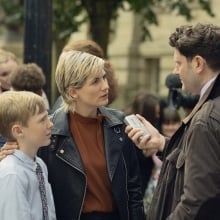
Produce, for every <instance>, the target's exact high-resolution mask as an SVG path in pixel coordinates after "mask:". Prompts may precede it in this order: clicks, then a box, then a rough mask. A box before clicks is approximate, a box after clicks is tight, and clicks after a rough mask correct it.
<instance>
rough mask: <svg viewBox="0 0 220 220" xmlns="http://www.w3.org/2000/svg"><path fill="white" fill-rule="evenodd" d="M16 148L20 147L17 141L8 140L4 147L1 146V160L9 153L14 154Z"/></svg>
mask: <svg viewBox="0 0 220 220" xmlns="http://www.w3.org/2000/svg"><path fill="white" fill-rule="evenodd" d="M15 149H18V144H17V143H16V142H6V143H5V144H4V145H3V146H2V148H0V161H1V160H2V159H4V158H5V157H7V155H10V154H13V153H14V151H15Z"/></svg>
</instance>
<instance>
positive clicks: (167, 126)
mask: <svg viewBox="0 0 220 220" xmlns="http://www.w3.org/2000/svg"><path fill="white" fill-rule="evenodd" d="M160 123H161V125H160V127H161V133H162V134H163V135H164V136H165V137H169V138H171V137H172V136H173V134H174V133H175V132H176V131H177V129H178V128H179V127H180V125H181V117H180V114H179V112H178V110H177V109H174V108H170V107H164V108H161V114H160ZM152 159H153V162H154V167H153V170H152V175H151V178H150V181H149V184H148V187H147V189H146V191H145V196H144V208H145V213H147V212H148V209H149V207H150V204H151V202H152V198H153V195H154V192H155V189H156V186H157V183H158V178H159V174H160V170H161V166H162V161H161V160H160V159H159V158H158V156H156V155H152Z"/></svg>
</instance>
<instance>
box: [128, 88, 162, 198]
mask: <svg viewBox="0 0 220 220" xmlns="http://www.w3.org/2000/svg"><path fill="white" fill-rule="evenodd" d="M124 112H125V114H127V115H128V114H140V115H143V117H145V118H146V119H147V120H148V121H150V122H151V123H152V124H153V125H154V126H156V127H157V128H158V129H159V127H160V126H159V119H160V104H159V99H158V98H157V97H156V96H155V95H153V94H150V93H148V92H139V93H138V94H137V95H136V96H135V98H134V100H133V102H132V103H131V105H130V107H129V108H128V109H124ZM136 151H137V156H138V160H139V163H140V170H141V180H142V195H143V197H144V194H145V191H146V188H147V186H148V183H149V180H150V177H151V174H152V170H153V168H154V162H153V159H152V157H151V156H147V155H144V154H143V152H142V150H140V149H138V148H136Z"/></svg>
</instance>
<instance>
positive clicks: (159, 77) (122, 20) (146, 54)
mask: <svg viewBox="0 0 220 220" xmlns="http://www.w3.org/2000/svg"><path fill="white" fill-rule="evenodd" d="M210 1H211V4H212V10H213V12H214V14H215V17H210V16H209V15H208V14H207V13H206V12H204V11H202V10H201V9H200V8H199V7H198V5H197V4H196V3H195V4H193V5H192V15H193V20H191V21H190V22H187V21H186V19H185V18H183V17H181V16H177V15H176V12H175V11H173V12H169V11H167V10H166V8H157V9H156V13H157V14H158V21H159V25H158V26H149V30H150V33H151V35H152V40H151V41H149V40H148V41H145V42H141V41H140V40H139V39H140V37H141V27H140V25H139V21H140V17H139V16H140V15H134V14H133V13H131V12H124V11H121V12H120V16H119V17H118V20H117V21H116V23H115V24H114V28H115V33H114V34H113V35H112V37H111V41H110V44H109V50H108V51H109V60H110V61H111V63H112V64H113V66H114V69H115V72H116V77H117V79H118V82H119V86H120V93H119V96H118V98H117V100H116V101H115V102H114V103H113V104H112V107H115V108H119V109H123V108H124V107H125V106H127V105H128V104H129V103H130V102H131V101H132V99H133V97H134V96H135V95H136V94H137V93H138V92H139V91H148V92H150V93H153V94H156V95H158V96H159V97H166V96H167V93H168V89H167V88H166V86H165V79H166V76H167V75H168V74H169V73H172V70H173V67H174V62H173V57H172V56H173V54H172V53H173V49H172V48H171V47H170V46H169V45H168V38H169V35H170V33H171V32H173V31H174V30H175V28H176V27H177V26H179V25H182V24H187V23H188V24H194V23H197V22H206V23H208V22H210V23H214V24H217V25H220V15H219V13H218V12H219V11H220V5H219V4H218V0H210ZM0 33H1V36H0V47H3V48H7V49H9V50H11V51H13V52H15V54H16V55H18V57H20V58H21V60H22V52H23V42H22V37H21V36H17V38H15V39H10V38H9V37H8V35H7V34H8V33H7V32H5V30H3V29H1V30H0ZM86 38H87V26H86V25H84V26H82V27H81V29H80V31H79V32H77V33H73V34H72V36H71V39H73V40H78V39H86ZM54 66H55V64H54ZM53 69H54V68H53ZM53 83H54V82H52V84H53Z"/></svg>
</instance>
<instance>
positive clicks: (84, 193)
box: [56, 154, 87, 220]
mask: <svg viewBox="0 0 220 220" xmlns="http://www.w3.org/2000/svg"><path fill="white" fill-rule="evenodd" d="M56 156H57V157H58V158H60V159H61V160H62V161H64V162H65V163H67V164H68V165H70V166H71V167H73V168H74V169H76V170H78V171H79V172H80V173H82V174H83V176H85V179H86V185H85V187H84V192H83V200H82V202H81V207H80V212H79V214H78V220H80V215H81V212H82V207H83V203H84V200H85V196H86V188H87V177H86V175H85V173H83V172H82V171H81V170H79V169H78V168H77V167H75V166H73V165H72V164H71V163H69V162H68V161H66V160H65V159H63V158H62V157H60V156H59V155H58V154H56Z"/></svg>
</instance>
